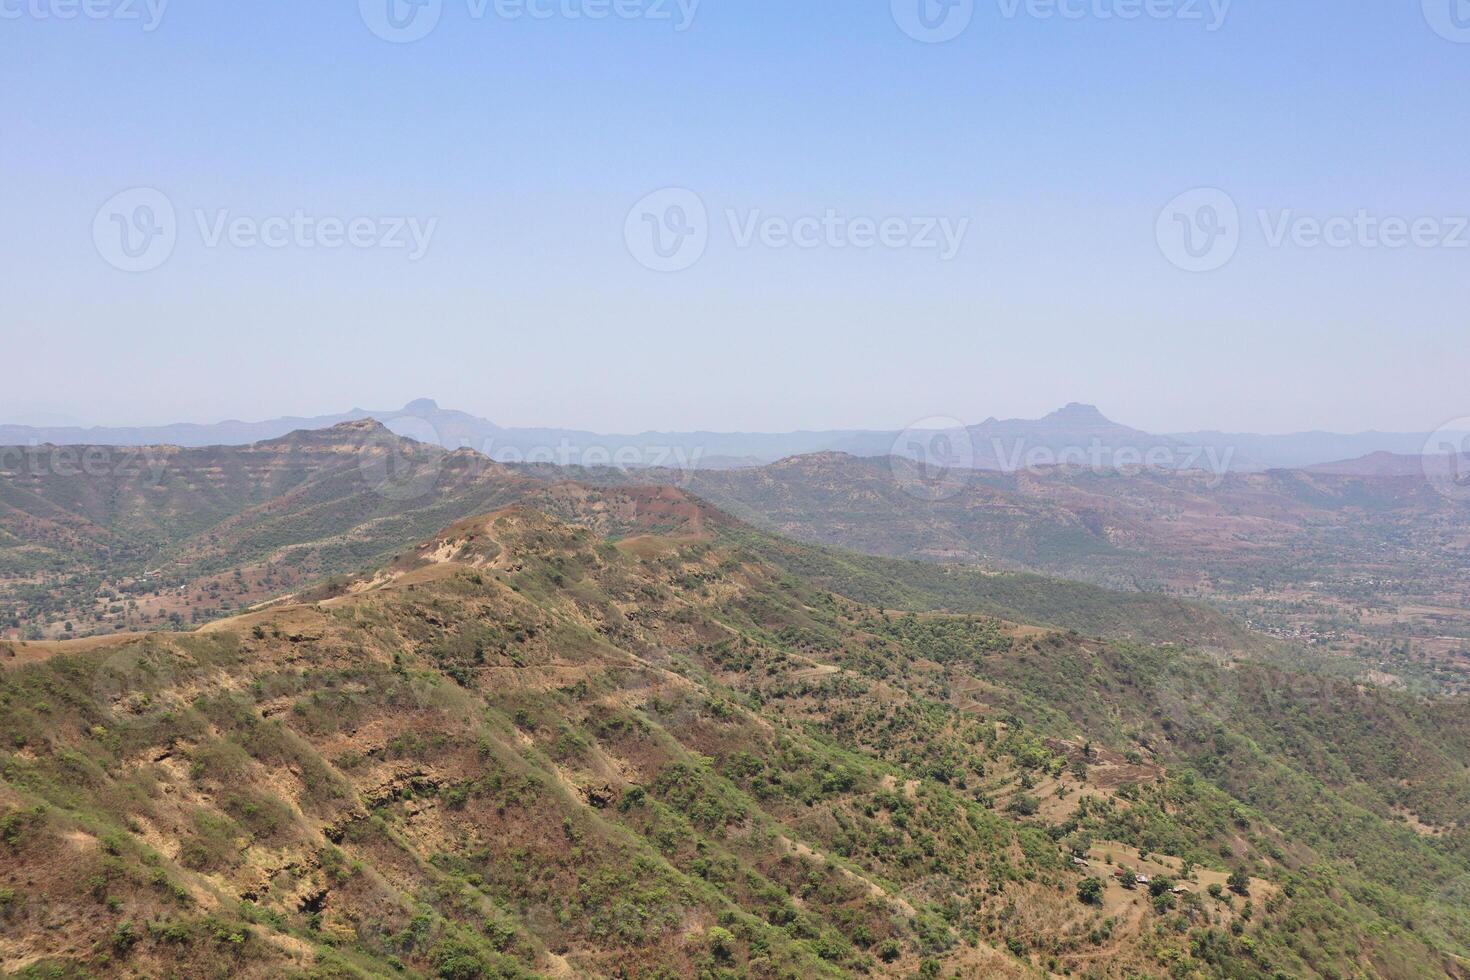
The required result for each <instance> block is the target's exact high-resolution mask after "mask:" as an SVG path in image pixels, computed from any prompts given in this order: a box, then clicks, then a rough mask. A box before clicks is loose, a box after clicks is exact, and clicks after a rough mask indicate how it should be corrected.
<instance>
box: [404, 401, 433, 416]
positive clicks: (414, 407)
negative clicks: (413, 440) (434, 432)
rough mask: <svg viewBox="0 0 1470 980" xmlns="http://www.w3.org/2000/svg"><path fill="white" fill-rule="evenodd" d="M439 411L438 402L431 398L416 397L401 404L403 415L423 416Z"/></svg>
mask: <svg viewBox="0 0 1470 980" xmlns="http://www.w3.org/2000/svg"><path fill="white" fill-rule="evenodd" d="M437 411H439V403H438V402H436V401H434V399H432V398H418V399H415V400H414V401H411V402H409V403H408V404H407V405H405V406H403V414H404V415H416V416H419V417H423V416H425V415H430V414H432V413H434V412H437Z"/></svg>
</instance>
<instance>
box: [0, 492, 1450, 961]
mask: <svg viewBox="0 0 1470 980" xmlns="http://www.w3.org/2000/svg"><path fill="white" fill-rule="evenodd" d="M541 503H542V505H543V506H544V507H545V508H546V509H550V510H554V511H558V512H559V514H560V516H559V517H558V516H551V515H549V514H547V513H546V512H545V510H544V509H537V508H532V507H528V506H524V505H522V506H515V507H512V508H509V509H503V510H500V511H497V512H494V513H491V514H488V515H486V516H482V517H476V518H471V519H467V520H464V521H460V522H458V523H456V524H454V525H452V526H450V527H449V528H448V529H447V530H445V531H443V532H441V533H440V534H438V535H436V536H433V537H432V538H430V539H428V540H427V541H425V542H424V543H423V544H421V545H419V546H417V547H415V548H411V549H406V550H405V551H404V553H403V554H401V555H400V556H399V557H398V558H396V559H395V560H394V561H392V562H391V563H389V564H388V565H386V566H383V567H381V568H379V569H378V570H377V571H374V572H369V573H366V574H364V575H363V576H361V577H359V578H357V579H354V580H351V581H345V580H344V581H337V582H334V583H331V584H330V585H329V586H328V587H326V588H323V589H321V590H319V591H317V592H315V593H312V594H307V595H302V596H299V597H298V598H297V599H296V600H295V601H293V602H289V603H285V604H281V605H278V606H275V607H272V608H269V609H264V610H261V611H258V612H254V613H251V614H249V615H246V616H243V617H239V618H234V619H229V620H225V621H221V622H218V623H215V624H212V625H210V626H208V627H206V628H205V629H203V630H201V631H199V632H196V633H167V634H159V633H153V634H146V635H131V636H117V637H111V638H97V639H91V640H77V641H71V642H68V643H14V642H12V643H10V644H7V645H6V647H5V649H4V650H3V651H0V663H3V665H4V666H3V671H4V673H3V675H0V682H3V683H0V731H3V732H4V733H5V736H6V740H5V744H4V745H3V746H0V915H3V917H4V922H5V926H6V928H5V930H4V932H3V934H0V968H3V969H4V970H5V971H6V972H7V973H14V974H19V975H32V976H51V975H61V976H66V975H77V976H80V975H87V974H92V975H109V976H111V975H118V976H123V975H144V976H162V975H178V976H191V977H192V976H225V975H230V976H236V977H256V976H260V977H266V976H269V977H276V976H310V977H346V976H402V975H409V976H440V977H451V978H466V977H489V976H527V975H533V974H535V975H543V976H616V975H621V976H645V977H655V976H695V975H699V976H710V977H739V976H783V977H784V976H789V977H814V976H844V975H858V974H870V975H893V976H913V975H915V974H917V975H921V976H941V975H942V976H950V975H960V976H975V977H1008V976H1010V977H1027V976H1041V975H1045V974H1050V975H1059V974H1071V975H1074V976H1099V977H1102V976H1117V977H1123V976H1200V977H1276V976H1301V977H1349V976H1384V977H1442V976H1451V977H1463V976H1465V975H1466V974H1467V966H1466V960H1465V957H1466V955H1467V953H1470V921H1467V918H1466V905H1465V903H1464V901H1463V898H1464V892H1465V885H1466V882H1467V881H1470V877H1467V876H1470V829H1467V826H1466V820H1465V818H1466V814H1467V813H1470V775H1467V772H1466V769H1465V765H1464V760H1465V759H1466V758H1467V756H1470V711H1467V706H1466V705H1465V704H1464V703H1463V702H1457V701H1438V702H1432V703H1429V702H1418V701H1415V700H1412V699H1408V698H1404V697H1401V696H1398V695H1395V694H1393V693H1391V692H1385V691H1381V690H1376V689H1365V688H1361V687H1359V686H1356V685H1354V684H1352V683H1350V682H1344V681H1337V680H1333V679H1332V678H1331V677H1330V676H1328V675H1318V674H1310V673H1285V672H1282V671H1280V670H1277V669H1274V668H1270V667H1266V666H1263V665H1260V664H1257V663H1255V662H1252V661H1240V660H1236V661H1231V662H1224V661H1222V660H1220V659H1218V658H1217V657H1215V656H1207V655H1204V654H1201V653H1196V652H1192V651H1189V650H1186V649H1184V648H1181V647H1177V646H1169V645H1164V646H1154V645H1147V644H1142V643H1138V642H1123V641H1110V640H1105V639H1101V638H1096V637H1091V636H1087V635H1084V634H1082V633H1076V632H1066V631H1063V630H1058V629H1052V628H1046V627H1040V626H1036V625H1030V624H1023V623H1016V622H1009V621H1005V620H1002V619H998V618H995V617H994V616H985V615H954V614H938V613H920V612H910V613H899V612H894V611H891V610H887V611H885V610H883V609H880V608H878V607H877V606H875V605H871V604H867V603H864V602H861V601H856V600H854V599H852V598H848V597H844V596H842V595H839V594H836V593H835V592H833V591H831V590H829V589H828V588H826V587H824V586H822V585H819V584H815V583H814V582H813V581H811V580H810V579H808V578H804V577H798V576H797V575H793V574H792V573H790V572H789V571H786V570H783V569H782V568H780V567H778V566H776V565H774V564H771V563H770V562H768V561H766V560H764V559H763V558H762V557H761V556H760V555H759V554H757V553H755V552H754V551H753V550H752V548H751V547H749V546H748V543H742V542H741V541H740V539H739V537H738V536H736V537H732V536H731V531H730V529H729V528H730V526H731V525H729V520H728V518H724V517H723V516H722V515H719V514H718V513H717V512H713V511H711V510H710V509H708V508H706V507H704V506H702V505H701V504H699V503H698V502H697V501H695V500H693V499H692V498H689V497H687V496H684V495H682V494H678V493H676V492H673V491H651V492H642V493H627V494H623V493H606V494H599V493H594V492H589V491H585V490H582V489H580V488H570V487H562V488H557V489H555V490H554V492H548V493H547V494H545V495H544V496H543V498H542V501H541ZM566 518H575V519H576V520H577V521H578V523H577V524H572V523H568V521H567V520H566ZM591 528H597V529H598V531H594V530H592V529H591ZM1140 876H1144V877H1147V879H1148V880H1147V881H1146V882H1145V881H1143V878H1142V877H1140Z"/></svg>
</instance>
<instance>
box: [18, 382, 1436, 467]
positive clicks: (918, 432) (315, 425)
mask: <svg viewBox="0 0 1470 980" xmlns="http://www.w3.org/2000/svg"><path fill="white" fill-rule="evenodd" d="M368 418H372V419H377V420H379V421H381V422H382V423H383V424H385V425H386V426H387V427H388V428H389V429H391V430H392V431H394V432H396V433H398V434H399V435H403V436H407V437H410V438H413V439H416V440H418V441H420V442H426V443H431V444H438V445H441V446H444V447H447V448H449V449H464V448H469V449H474V450H476V451H478V452H481V453H483V454H485V455H487V456H489V457H491V458H492V459H495V460H497V461H501V462H509V463H520V462H545V463H555V464H559V465H582V466H593V467H597V466H608V465H612V466H617V467H619V468H622V469H643V468H663V467H668V468H674V469H686V470H688V469H714V470H721V469H738V468H742V467H751V466H762V465H766V464H769V463H773V462H776V461H778V460H781V459H786V458H788V457H792V456H801V455H808V454H813V453H823V452H841V453H846V454H848V455H851V456H859V457H878V456H890V455H896V456H906V457H909V458H912V459H917V460H921V461H925V462H929V463H938V464H941V465H944V466H946V467H948V468H961V469H967V468H973V469H981V470H999V471H1002V472H1016V471H1018V470H1021V469H1034V468H1038V467H1044V466H1050V465H1055V464H1072V465H1081V466H1089V465H1091V466H1095V467H1127V466H1147V467H1150V468H1154V469H1174V470H1207V471H1211V472H1216V473H1222V472H1227V471H1229V472H1260V471H1263V470H1268V469H1277V468H1280V469H1299V468H1306V467H1314V466H1322V465H1325V464H1343V461H1355V460H1360V459H1361V458H1363V457H1369V456H1372V455H1374V454H1394V455H1397V456H1401V457H1402V456H1409V457H1417V456H1418V455H1419V454H1421V453H1423V452H1424V448H1425V446H1426V445H1427V444H1428V442H1429V440H1430V434H1429V433H1424V432H1410V433H1394V432H1363V433H1357V434H1351V435H1344V434H1338V433H1330V432H1302V433H1294V434H1289V435H1260V434H1255V433H1224V432H1190V433H1175V434H1164V435H1158V434H1153V433H1149V432H1145V431H1143V430H1140V429H1135V428H1132V427H1130V426H1126V425H1122V424H1119V423H1117V422H1113V421H1112V420H1110V419H1108V418H1107V417H1106V416H1105V415H1103V413H1102V412H1100V411H1099V410H1098V409H1097V408H1095V407H1093V406H1091V405H1081V404H1075V403H1074V404H1071V405H1068V406H1066V407H1065V408H1062V409H1059V410H1058V411H1056V412H1053V413H1051V414H1050V415H1047V416H1045V417H1044V418H1040V419H995V418H992V419H988V420H986V421H985V422H982V423H981V424H979V425H974V426H969V427H961V426H960V425H959V424H955V425H954V426H953V428H949V429H945V428H943V427H940V426H939V425H938V424H937V423H932V422H930V423H921V425H920V427H918V428H915V429H909V430H906V431H902V432H900V431H883V430H830V431H818V432H783V433H759V432H754V433H747V432H641V433H630V434H608V433H596V432H587V431H581V430H576V429H558V428H507V427H503V426H500V425H497V424H495V423H494V422H491V421H489V420H488V419H483V418H479V417H477V416H474V415H470V414H468V413H466V412H460V411H455V410H452V409H445V408H441V407H440V406H439V405H438V404H437V403H436V402H434V401H433V400H431V399H420V400H418V401H413V402H410V403H408V404H407V405H405V406H404V407H403V408H401V409H387V410H368V409H360V408H355V409H352V410H351V411H348V412H343V413H341V414H338V415H322V416H317V417H315V418H296V417H286V418H277V419H268V420H266V421H262V422H240V421H227V422H218V423H213V424H194V423H180V424H176V425H164V426H153V427H135V428H109V427H95V428H82V427H45V426H23V425H3V424H0V446H26V445H46V444H51V445H58V446H60V445H89V446H150V445H171V446H181V447H185V448H189V447H203V446H239V445H249V444H252V443H256V442H263V441H266V440H270V439H279V438H281V437H283V436H285V435H288V434H290V433H292V432H297V431H300V430H309V429H326V428H331V427H332V426H334V425H338V424H341V423H343V422H355V421H361V420H363V419H368ZM1363 465H1365V466H1369V467H1372V466H1374V465H1384V464H1383V461H1382V460H1380V461H1379V463H1378V464H1375V463H1373V462H1372V461H1369V462H1367V463H1364V464H1363ZM1387 465H1391V466H1396V467H1403V466H1411V467H1417V466H1418V461H1417V459H1409V460H1402V459H1401V460H1399V461H1398V462H1397V463H1395V464H1387Z"/></svg>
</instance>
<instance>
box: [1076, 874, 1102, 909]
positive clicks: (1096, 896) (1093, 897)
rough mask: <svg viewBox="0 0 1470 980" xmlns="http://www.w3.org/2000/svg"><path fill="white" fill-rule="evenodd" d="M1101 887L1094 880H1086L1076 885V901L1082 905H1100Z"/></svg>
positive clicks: (1098, 882) (1100, 883) (1099, 882)
mask: <svg viewBox="0 0 1470 980" xmlns="http://www.w3.org/2000/svg"><path fill="white" fill-rule="evenodd" d="M1102 895H1103V887H1102V882H1101V881H1098V880H1097V879H1096V878H1086V879H1084V880H1082V881H1079V882H1078V883H1077V900H1078V901H1080V902H1081V903H1082V904H1083V905H1101V904H1102Z"/></svg>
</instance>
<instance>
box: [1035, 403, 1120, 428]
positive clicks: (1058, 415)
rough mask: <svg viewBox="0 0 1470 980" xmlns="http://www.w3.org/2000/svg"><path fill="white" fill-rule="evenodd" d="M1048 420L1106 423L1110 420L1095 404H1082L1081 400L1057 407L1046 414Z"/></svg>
mask: <svg viewBox="0 0 1470 980" xmlns="http://www.w3.org/2000/svg"><path fill="white" fill-rule="evenodd" d="M1047 419H1048V420H1050V421H1058V422H1087V423H1107V422H1109V421H1110V420H1109V419H1108V417H1107V416H1106V415H1104V414H1103V413H1102V412H1101V411H1099V410H1098V407H1097V406H1096V405H1084V404H1083V403H1082V402H1071V403H1070V404H1068V405H1066V406H1065V407H1063V408H1059V409H1057V410H1056V411H1055V412H1052V413H1051V414H1050V415H1048V416H1047Z"/></svg>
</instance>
